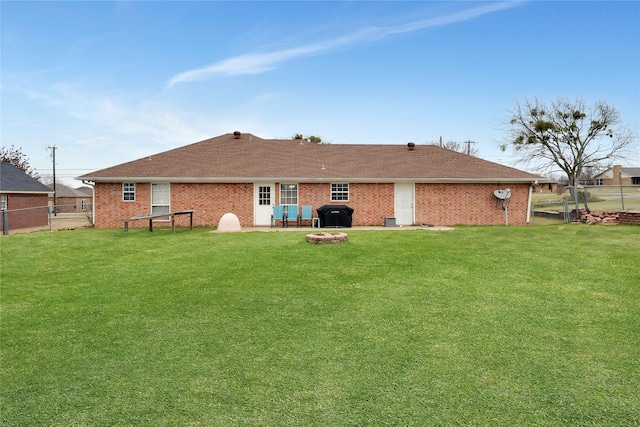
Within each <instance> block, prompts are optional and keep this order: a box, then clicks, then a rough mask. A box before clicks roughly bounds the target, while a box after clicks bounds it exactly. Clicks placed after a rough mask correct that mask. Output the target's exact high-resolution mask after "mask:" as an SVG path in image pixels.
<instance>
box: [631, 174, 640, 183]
mask: <svg viewBox="0 0 640 427" xmlns="http://www.w3.org/2000/svg"><path fill="white" fill-rule="evenodd" d="M631 184H633V185H640V176H634V177H632V178H631Z"/></svg>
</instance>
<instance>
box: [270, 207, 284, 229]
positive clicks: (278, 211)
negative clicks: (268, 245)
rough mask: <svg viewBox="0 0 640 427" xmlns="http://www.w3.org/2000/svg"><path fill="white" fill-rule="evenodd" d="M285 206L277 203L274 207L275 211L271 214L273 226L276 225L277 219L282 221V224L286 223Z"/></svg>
mask: <svg viewBox="0 0 640 427" xmlns="http://www.w3.org/2000/svg"><path fill="white" fill-rule="evenodd" d="M285 219H286V218H285V216H284V206H282V205H276V206H274V207H273V213H272V214H271V228H273V226H274V225H275V223H276V221H282V226H283V227H284V224H285Z"/></svg>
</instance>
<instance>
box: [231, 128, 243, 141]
mask: <svg viewBox="0 0 640 427" xmlns="http://www.w3.org/2000/svg"><path fill="white" fill-rule="evenodd" d="M240 135H242V132H240V131H239V130H237V131H235V132H234V133H233V138H234V139H240Z"/></svg>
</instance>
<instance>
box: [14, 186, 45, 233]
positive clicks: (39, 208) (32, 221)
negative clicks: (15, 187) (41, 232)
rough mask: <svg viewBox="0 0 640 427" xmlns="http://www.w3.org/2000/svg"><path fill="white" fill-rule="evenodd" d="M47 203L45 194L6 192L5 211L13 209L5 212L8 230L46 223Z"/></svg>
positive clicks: (39, 225)
mask: <svg viewBox="0 0 640 427" xmlns="http://www.w3.org/2000/svg"><path fill="white" fill-rule="evenodd" d="M47 203H48V195H47V194H7V211H13V212H7V213H6V215H7V221H8V224H9V230H18V229H21V228H31V227H41V226H43V225H48V224H49V212H48V208H47ZM16 209H19V210H16Z"/></svg>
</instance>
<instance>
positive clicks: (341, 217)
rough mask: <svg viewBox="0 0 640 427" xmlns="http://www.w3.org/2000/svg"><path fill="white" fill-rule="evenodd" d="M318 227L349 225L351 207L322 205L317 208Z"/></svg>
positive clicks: (351, 212)
mask: <svg viewBox="0 0 640 427" xmlns="http://www.w3.org/2000/svg"><path fill="white" fill-rule="evenodd" d="M317 212H318V218H320V227H322V228H327V227H328V228H332V227H333V228H338V227H351V215H352V214H353V209H351V208H350V207H349V206H347V205H324V206H321V207H319V208H318V209H317Z"/></svg>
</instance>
